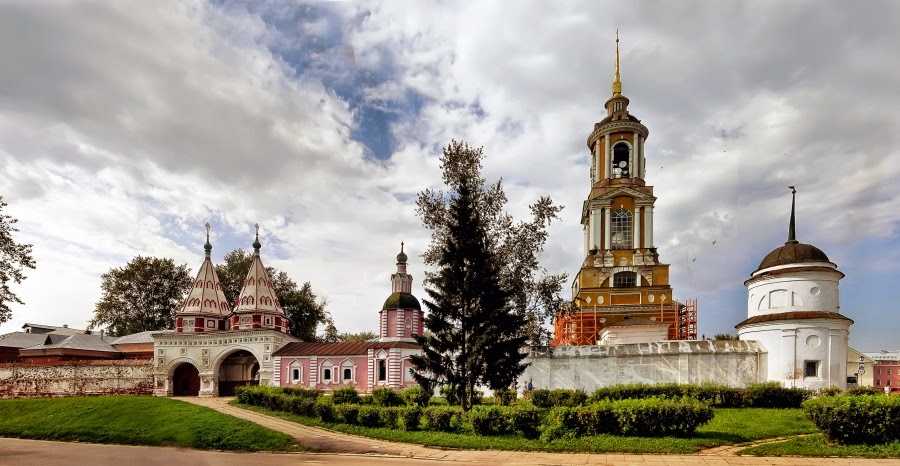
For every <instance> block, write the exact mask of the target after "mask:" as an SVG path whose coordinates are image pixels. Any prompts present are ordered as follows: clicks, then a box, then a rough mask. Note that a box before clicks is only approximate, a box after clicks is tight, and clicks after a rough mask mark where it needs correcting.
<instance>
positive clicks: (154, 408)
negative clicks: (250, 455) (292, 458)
mask: <svg viewBox="0 0 900 466" xmlns="http://www.w3.org/2000/svg"><path fill="white" fill-rule="evenodd" d="M0 437H19V438H30V439H44V440H75V441H81V442H95V443H121V444H132V445H172V446H179V447H191V448H206V449H221V450H248V451H257V450H266V451H276V450H277V451H284V450H298V449H299V448H300V447H298V446H297V445H296V443H295V442H294V440H293V439H292V438H291V437H289V436H287V435H285V434H282V433H280V432H274V431H271V430H269V429H266V428H263V427H260V426H258V425H256V424H253V423H251V422H248V421H244V420H242V419H238V418H235V417H232V416H228V415H225V414H221V413H218V412H216V411H213V410H211V409H208V408H204V407H201V406H196V405H192V404H189V403H185V402H182V401H177V400H171V399H168V398H157V397H151V396H104V397H73V398H34V399H14V400H0Z"/></svg>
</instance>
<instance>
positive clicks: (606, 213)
mask: <svg viewBox="0 0 900 466" xmlns="http://www.w3.org/2000/svg"><path fill="white" fill-rule="evenodd" d="M609 223H610V212H609V207H607V208H605V209H603V249H605V250H607V251H609Z"/></svg>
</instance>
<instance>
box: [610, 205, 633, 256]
mask: <svg viewBox="0 0 900 466" xmlns="http://www.w3.org/2000/svg"><path fill="white" fill-rule="evenodd" d="M610 222H611V224H610V229H609V230H610V240H611V243H612V244H611V246H612V248H613V249H633V248H634V242H633V239H632V236H631V235H632V228H633V223H632V218H631V212H630V211H629V210H628V209H616V210H614V211H613V212H612V215H611V218H610Z"/></svg>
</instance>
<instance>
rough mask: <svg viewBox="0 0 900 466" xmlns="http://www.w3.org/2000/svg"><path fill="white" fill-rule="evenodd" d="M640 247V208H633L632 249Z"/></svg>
mask: <svg viewBox="0 0 900 466" xmlns="http://www.w3.org/2000/svg"><path fill="white" fill-rule="evenodd" d="M640 248H641V208H640V207H637V206H635V208H634V249H640Z"/></svg>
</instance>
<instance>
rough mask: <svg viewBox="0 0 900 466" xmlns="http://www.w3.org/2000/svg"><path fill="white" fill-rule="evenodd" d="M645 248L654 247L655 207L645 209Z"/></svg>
mask: <svg viewBox="0 0 900 466" xmlns="http://www.w3.org/2000/svg"><path fill="white" fill-rule="evenodd" d="M644 215H645V216H646V218H645V219H644V247H645V248H648V249H649V248H652V247H653V206H647V207H644Z"/></svg>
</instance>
